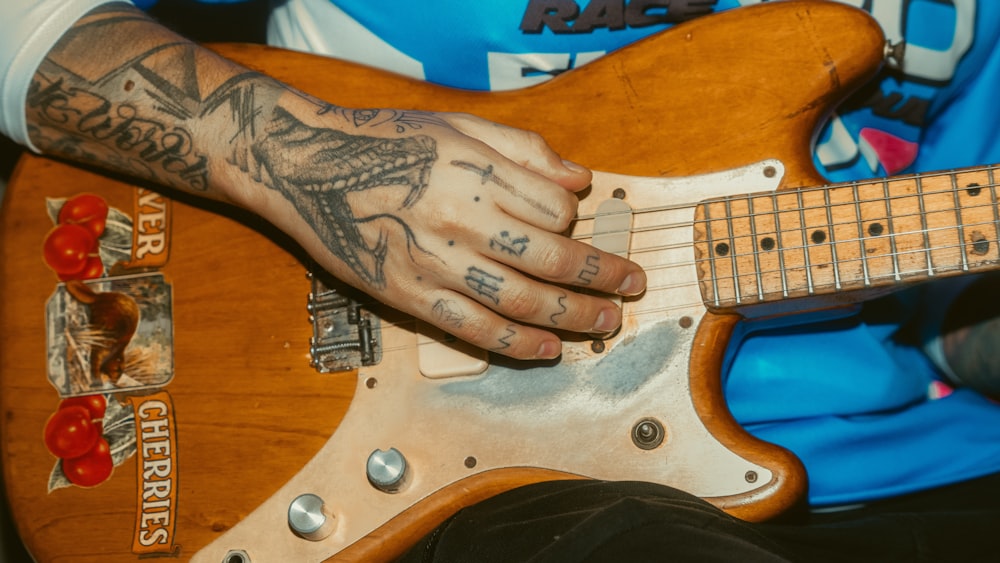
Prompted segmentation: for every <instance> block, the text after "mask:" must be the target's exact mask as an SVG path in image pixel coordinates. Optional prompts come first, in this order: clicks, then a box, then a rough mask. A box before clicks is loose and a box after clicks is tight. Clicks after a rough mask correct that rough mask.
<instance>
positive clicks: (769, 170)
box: [764, 166, 778, 178]
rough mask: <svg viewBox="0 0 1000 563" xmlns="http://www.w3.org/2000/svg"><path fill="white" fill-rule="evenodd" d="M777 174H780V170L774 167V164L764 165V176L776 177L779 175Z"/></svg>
mask: <svg viewBox="0 0 1000 563" xmlns="http://www.w3.org/2000/svg"><path fill="white" fill-rule="evenodd" d="M777 174H778V170H777V169H776V168H775V167H773V166H765V167H764V177H765V178H774V177H775V175H777Z"/></svg>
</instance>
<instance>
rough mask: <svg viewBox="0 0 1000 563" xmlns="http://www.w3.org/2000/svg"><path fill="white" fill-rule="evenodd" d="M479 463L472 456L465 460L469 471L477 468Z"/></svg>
mask: <svg viewBox="0 0 1000 563" xmlns="http://www.w3.org/2000/svg"><path fill="white" fill-rule="evenodd" d="M477 463H478V461H476V458H474V457H472V456H471V455H470V456H469V457H467V458H465V466H466V467H468V468H469V469H472V468H473V467H475V466H476V464H477Z"/></svg>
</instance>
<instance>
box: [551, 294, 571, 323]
mask: <svg viewBox="0 0 1000 563" xmlns="http://www.w3.org/2000/svg"><path fill="white" fill-rule="evenodd" d="M567 297H568V296H567V295H566V294H565V293H563V294H562V295H560V296H559V299H558V300H556V304H557V305H559V310H558V311H556V312H555V313H552V314H551V315H549V323H550V324H551V325H552V326H559V321H558V320H557V319H558V318H559V317H561V316H563V314H565V313H566V298H567Z"/></svg>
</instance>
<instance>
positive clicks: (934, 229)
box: [573, 196, 997, 256]
mask: <svg viewBox="0 0 1000 563" xmlns="http://www.w3.org/2000/svg"><path fill="white" fill-rule="evenodd" d="M911 197H912V196H911ZM855 204H856V205H857V202H855ZM986 206H990V207H991V209H992V210H993V211H994V213H995V212H996V211H997V210H996V207H995V206H993V204H992V203H984V204H980V205H972V206H967V207H964V208H963V209H970V210H971V209H977V208H979V207H986ZM938 211H950V209H945V210H938ZM910 216H912V215H904V217H910ZM878 219H884V218H883V217H879V218H878ZM856 223H857V225H858V230H859V234H860V237H859V238H854V239H844V240H841V241H840V242H859V243H860V242H862V241H863V240H864V232H863V226H864V221H857V222H856ZM849 224H850V222H844V223H838V225H849ZM965 226H966V228H970V227H976V226H989V227H988V228H995V227H997V225H996V221H995V220H992V219H990V220H986V221H979V222H976V223H969V224H967V225H965ZM953 228H954V227H949V226H943V227H930V226H928V228H927V230H928V232H930V233H934V232H938V231H944V230H950V229H953ZM655 230H657V229H653V228H648V229H633V230H632V232H643V231H655ZM920 233H922V230H913V231H902V232H898V233H895V234H896V236H904V235H914V234H920ZM590 237H591V235H589V234H588V235H579V234H577V235H574V237H573V238H574V239H584V238H590ZM693 242H695V243H700V242H703V241H693ZM689 246H690V243H677V244H672V245H657V246H649V247H642V248H635V249H633V250H631V251H630V254H632V255H636V254H641V253H643V252H658V251H662V250H675V249H677V248H685V247H689ZM800 248H801V247H799V246H792V247H787V250H797V249H800ZM935 250H938V249H935ZM921 252H922V251H921ZM897 253H898V252H897ZM899 254H902V253H899ZM739 256H746V254H741V255H739Z"/></svg>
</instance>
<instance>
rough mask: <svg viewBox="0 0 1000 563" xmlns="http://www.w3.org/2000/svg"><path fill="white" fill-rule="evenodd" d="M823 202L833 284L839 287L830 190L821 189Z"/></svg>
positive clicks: (838, 268)
mask: <svg viewBox="0 0 1000 563" xmlns="http://www.w3.org/2000/svg"><path fill="white" fill-rule="evenodd" d="M823 203H824V204H826V225H827V231H828V236H829V237H830V260H832V261H833V286H834V287H836V288H837V289H838V290H839V289H840V262H839V261H838V260H837V240H836V236H835V234H834V228H833V209H832V208H831V206H830V190H824V191H823Z"/></svg>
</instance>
